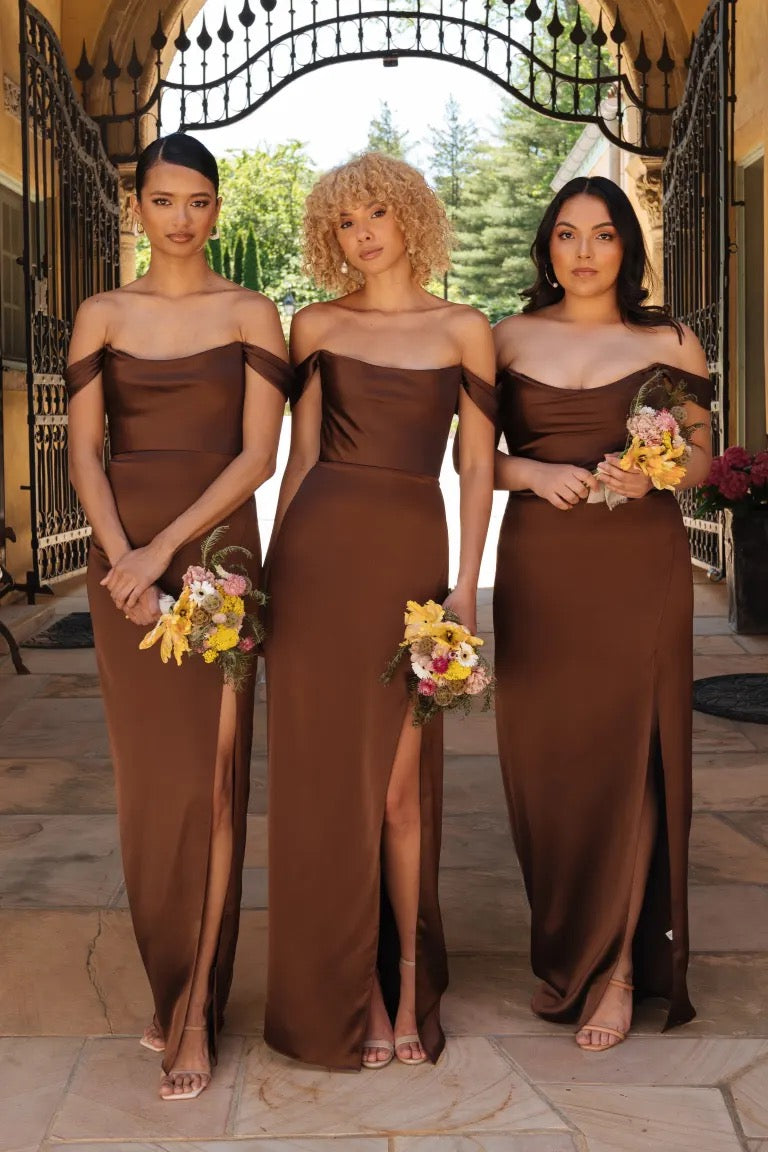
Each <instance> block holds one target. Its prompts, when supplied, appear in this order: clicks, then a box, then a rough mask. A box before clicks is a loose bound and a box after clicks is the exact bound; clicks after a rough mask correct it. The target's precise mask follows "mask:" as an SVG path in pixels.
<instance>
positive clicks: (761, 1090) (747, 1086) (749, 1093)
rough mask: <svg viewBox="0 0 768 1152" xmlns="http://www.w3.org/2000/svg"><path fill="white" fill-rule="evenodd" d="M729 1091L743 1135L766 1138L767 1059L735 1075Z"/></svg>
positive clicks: (767, 1106) (767, 1121)
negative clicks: (731, 1094)
mask: <svg viewBox="0 0 768 1152" xmlns="http://www.w3.org/2000/svg"><path fill="white" fill-rule="evenodd" d="M731 1091H732V1093H733V1100H734V1103H735V1105H736V1111H737V1112H738V1114H739V1120H740V1121H741V1126H742V1128H743V1129H744V1135H745V1136H755V1137H757V1136H760V1137H762V1138H763V1139H768V1061H765V1060H764V1061H763V1062H762V1063H760V1064H757V1065H756V1066H755V1067H754V1068H750V1070H749V1071H748V1072H744V1073H743V1074H742V1075H741V1076H737V1077H736V1079H735V1080H734V1081H733V1083H732V1084H731Z"/></svg>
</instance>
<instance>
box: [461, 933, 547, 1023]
mask: <svg viewBox="0 0 768 1152" xmlns="http://www.w3.org/2000/svg"><path fill="white" fill-rule="evenodd" d="M449 968H450V982H449V985H448V991H447V993H446V995H445V997H444V999H443V1004H442V1010H441V1015H442V1020H443V1026H444V1027H445V1031H446V1034H447V1035H449V1036H477V1035H481V1036H509V1035H512V1034H537V1033H542V1034H550V1035H553V1034H554V1035H558V1036H559V1035H561V1033H562V1028H561V1027H560V1026H558V1025H557V1024H551V1023H549V1022H548V1021H546V1020H542V1019H541V1018H540V1017H539V1016H535V1015H534V1014H533V1012H532V1011H531V1007H530V1003H531V996H532V994H533V990H534V988H535V987H536V978H535V976H534V975H533V973H532V972H531V967H530V963H529V961H528V955H527V953H518V954H515V953H511V954H508V955H495V956H492V955H488V954H483V953H478V954H476V955H469V956H467V955H459V956H453V955H452V956H451V957H450V958H449Z"/></svg>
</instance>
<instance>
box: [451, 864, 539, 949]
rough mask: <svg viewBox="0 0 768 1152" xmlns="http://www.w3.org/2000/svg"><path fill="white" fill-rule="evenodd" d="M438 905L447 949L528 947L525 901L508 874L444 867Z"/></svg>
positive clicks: (526, 903)
mask: <svg viewBox="0 0 768 1152" xmlns="http://www.w3.org/2000/svg"><path fill="white" fill-rule="evenodd" d="M440 907H441V910H442V914H443V924H444V926H445V942H446V946H447V948H448V951H449V952H488V953H492V952H524V951H525V950H526V949H527V948H528V940H529V934H530V928H529V925H530V914H529V911H528V902H527V900H526V898H525V893H524V892H523V890H522V887H521V885H520V883H519V881H518V880H514V879H512V877H511V874H507V873H504V872H495V873H486V872H473V871H469V870H468V869H464V868H445V869H443V870H442V872H441V874H440Z"/></svg>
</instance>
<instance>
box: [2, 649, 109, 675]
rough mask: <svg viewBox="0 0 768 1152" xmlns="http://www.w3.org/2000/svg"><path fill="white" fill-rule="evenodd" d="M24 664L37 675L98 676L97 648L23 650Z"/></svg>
mask: <svg viewBox="0 0 768 1152" xmlns="http://www.w3.org/2000/svg"><path fill="white" fill-rule="evenodd" d="M21 654H22V656H23V658H24V663H25V664H26V666H27V668H29V670H30V672H32V673H34V674H35V675H41V674H42V675H44V674H48V673H59V674H60V675H63V676H71V675H73V674H76V673H84V674H86V675H89V676H96V675H97V674H98V671H99V669H98V666H97V664H96V650H95V648H22V650H21Z"/></svg>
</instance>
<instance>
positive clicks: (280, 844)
mask: <svg viewBox="0 0 768 1152" xmlns="http://www.w3.org/2000/svg"><path fill="white" fill-rule="evenodd" d="M450 238H451V230H450V225H449V223H448V220H447V218H446V214H445V210H444V208H443V206H442V204H441V203H440V201H439V200H438V199H437V197H436V196H435V195H434V193H433V192H432V191H431V190H430V189H429V187H428V186H427V184H426V182H425V181H424V178H423V177H422V176H421V174H420V173H419V172H417V171H416V170H415V169H413V168H411V167H410V165H408V164H405V163H403V162H402V161H399V160H395V159H393V158H392V157H389V156H383V155H379V154H376V153H369V154H366V155H364V156H361V157H360V158H359V159H356V160H353V161H352V162H350V163H349V164H345V165H342V166H341V167H340V168H336V169H334V170H333V171H331V172H329V173H327V174H326V175H325V176H323V177H322V178H321V179H320V180H319V181H318V182H317V184H316V185H315V187H314V188H313V190H312V192H311V193H310V195H309V197H308V200H307V207H306V219H305V251H306V260H307V266H308V268H309V270H310V271H311V273H312V274H313V275H314V277H315V279H316V280H317V282H318V283H319V284H321V285H322V286H323V287H325V288H327V289H329V290H331V291H337V292H340V293H342V294H341V295H340V296H339V298H338V299H336V300H333V301H331V302H328V303H317V304H311V305H310V306H309V307H307V308H304V309H303V310H302V311H301V312H299V313H298V314H297V316H296V317H295V319H294V323H293V330H292V334H291V346H292V355H293V360H294V362H295V363H296V364H297V365H298V368H297V372H298V375H299V380H300V386H301V389H302V390H301V393H300V399H299V400H298V402H297V403H296V404H295V406H294V413H293V428H292V437H291V452H290V458H289V461H288V466H287V469H286V472H285V476H284V478H283V484H282V488H281V492H280V499H279V503H278V509H277V516H276V523H275V532H274V536H273V544H272V546H271V549H270V553H271V555H270V562H269V563H270V579H269V586H270V593H271V597H272V599H271V606H270V607H271V628H270V640H269V642H268V648H267V659H268V679H269V742H270V753H269V757H270V759H269V776H270V796H269V814H270V859H269V866H270V900H269V903H270V945H269V971H268V982H267V985H268V986H267V1009H266V1027H265V1038H266V1040H267V1042H268V1043H269V1044H270V1045H271V1046H272V1047H273V1048H276V1049H277V1050H278V1051H280V1052H282V1053H284V1054H286V1055H288V1056H292V1057H294V1058H296V1059H299V1060H303V1061H306V1062H307V1063H312V1064H322V1065H325V1066H327V1067H331V1068H338V1069H359V1068H360V1067H361V1065H362V1066H363V1067H366V1068H375V1069H380V1068H383V1067H384V1066H385V1065H386V1064H388V1063H389V1062H390V1061H391V1060H392V1059H393V1057H397V1059H398V1060H400V1061H401V1062H402V1063H405V1064H421V1063H423V1062H424V1061H425V1060H426V1059H430V1060H432V1061H435V1060H437V1058H438V1057H439V1055H440V1052H441V1051H442V1048H443V1046H444V1043H445V1039H444V1036H443V1032H442V1029H441V1026H440V997H441V995H442V993H443V991H444V990H445V987H446V984H447V964H446V954H445V944H444V941H443V933H442V924H441V919H440V909H439V905H438V897H437V871H438V858H439V851H440V820H441V801H442V725H441V721H440V720H434V721H432V722H431V723H430V724H429V725H428V726H427V727H426V728H425V729H421V728H417V727H415V726H414V725H413V723H412V722H411V709H410V702H409V698H408V692H407V686H406V679H405V668H404V667H403V666H401V675H400V676H399V678H398V679H396V681H394V682H393V683H392V684H391V685H389V686H385V685H384V684H383V683H382V682H381V674H382V672H383V671H384V669H385V668H386V666H387V664H388V663H389V661H390V659H391V657H392V654H393V653H394V651H395V650H396V648H397V645H398V643H399V641H400V640H401V638H402V629H403V609H404V606H405V602H406V600H408V599H414V600H418V601H422V602H423V601H425V600H428V599H430V598H432V599H435V600H443V601H444V602H445V603H446V605H447V606H448V607H450V608H451V609H452V610H453V611H454V612H455V613H456V614H457V616H458V617H459V618H460V619H461V620H462V621H463V622H464V623H465V624H466V625H467V626H468V627H469V628H472V629H474V628H475V627H476V586H477V578H478V572H479V567H480V558H481V554H482V549H483V543H484V540H485V534H486V530H487V525H488V516H489V512H490V506H491V490H492V483H493V447H494V420H495V408H496V405H495V392H494V388H493V385H492V384H490V383H489V381H492V380H493V378H494V356H493V343H492V338H491V333H490V328H489V326H488V322H487V321H486V319H485V318H484V317H483V316H482V315H481V314H480V313H479V312H476V311H474V310H473V309H472V308H468V307H465V306H463V305H458V304H453V303H449V302H448V301H445V300H441V299H438V298H437V297H435V296H433V295H431V294H430V293H429V292H428V291H427V290H426V288H425V287H424V285H425V284H426V283H427V282H428V281H429V279H430V277H431V276H433V275H437V274H439V273H442V272H443V271H444V270H445V268H446V267H447V266H448V262H449V247H450ZM457 410H458V412H459V416H460V419H461V422H462V430H463V435H462V438H461V450H460V474H461V486H462V492H461V528H462V536H461V555H460V566H459V575H458V580H457V583H456V587H455V589H454V590H453V592H452V593H451V594H450V596H448V597H447V599H446V594H447V591H448V588H447V583H448V540H447V530H446V522H445V509H444V506H443V500H442V496H441V493H440V488H439V484H438V476H439V472H440V465H441V462H442V459H443V455H444V452H445V447H446V442H447V439H448V433H449V429H450V426H451V420H452V418H453V415H454V412H455V411H457Z"/></svg>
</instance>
